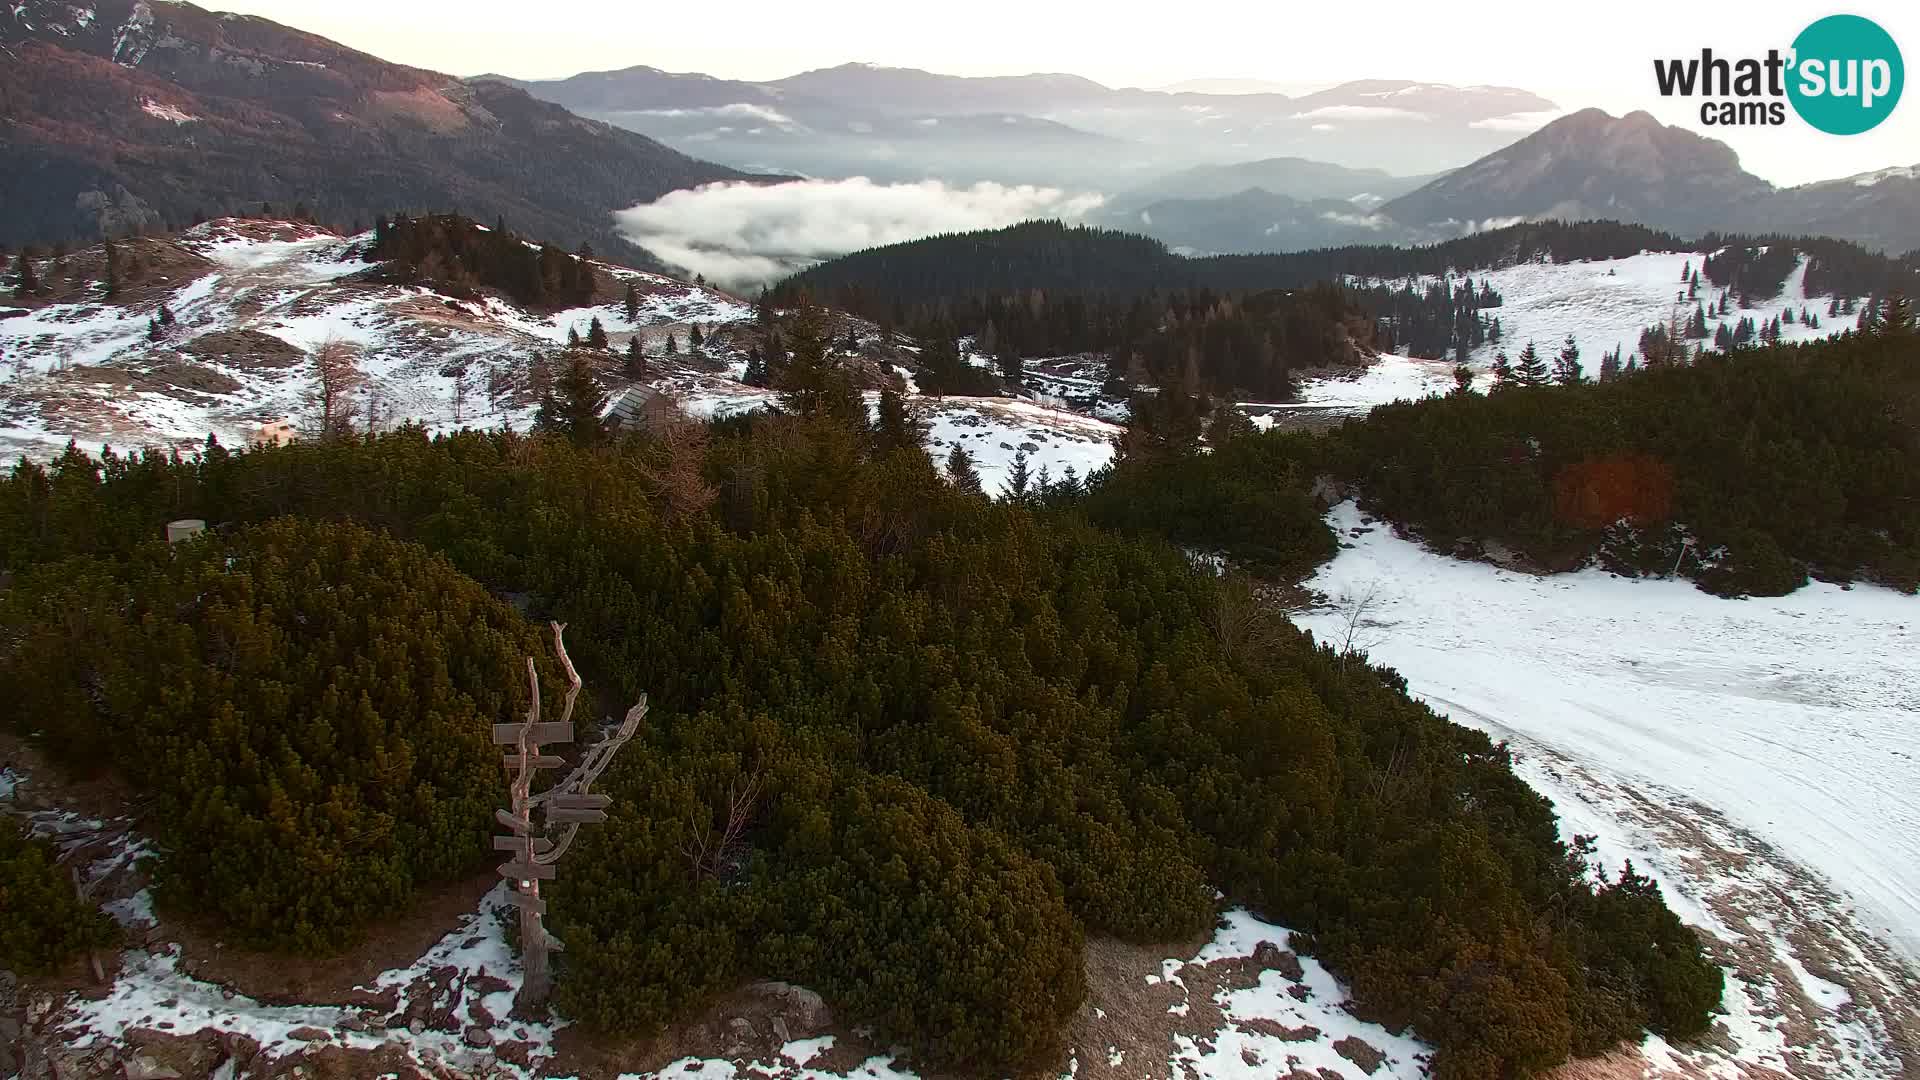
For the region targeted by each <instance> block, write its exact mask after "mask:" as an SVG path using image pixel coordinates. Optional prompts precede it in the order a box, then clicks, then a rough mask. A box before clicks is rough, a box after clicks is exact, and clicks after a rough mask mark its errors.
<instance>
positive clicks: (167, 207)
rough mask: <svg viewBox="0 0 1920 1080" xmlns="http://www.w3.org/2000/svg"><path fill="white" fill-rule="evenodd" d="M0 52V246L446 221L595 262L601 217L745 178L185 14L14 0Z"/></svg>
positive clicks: (483, 96)
mask: <svg viewBox="0 0 1920 1080" xmlns="http://www.w3.org/2000/svg"><path fill="white" fill-rule="evenodd" d="M0 50H3V51H4V60H3V62H0V161H4V162H5V163H6V168H5V169H0V243H4V244H12V245H19V244H25V243H48V242H56V241H75V240H82V241H84V240H91V239H93V238H96V237H98V236H99V235H100V233H101V232H102V231H103V230H109V229H110V230H113V231H116V232H127V231H133V230H137V229H140V228H142V227H156V226H161V225H164V224H168V223H171V224H175V225H184V224H186V223H187V222H188V221H189V220H191V219H193V218H194V217H195V216H196V215H203V216H206V215H219V214H222V213H228V212H232V211H234V210H238V209H243V208H246V209H257V208H258V207H259V206H260V204H261V203H263V202H264V203H273V204H276V205H278V206H280V207H281V208H282V210H283V211H284V210H286V209H289V208H291V207H293V206H294V205H295V204H300V203H304V204H305V205H306V206H307V208H308V209H309V210H310V212H311V213H312V214H313V215H314V216H316V217H318V218H320V219H322V220H326V221H330V222H334V223H336V224H340V225H345V224H348V223H350V222H353V221H355V220H358V221H363V222H370V221H371V220H372V219H373V218H374V217H375V216H377V215H379V214H381V213H385V212H388V211H391V210H396V209H445V208H452V207H457V208H459V209H461V210H463V211H465V212H467V213H469V214H472V215H474V216H477V217H480V218H483V219H485V220H489V221H491V220H493V219H494V218H496V217H505V218H507V219H509V220H510V221H512V222H513V223H514V225H515V226H516V227H518V228H524V229H526V230H528V231H529V232H532V233H534V234H535V235H540V236H543V237H547V238H550V239H552V240H554V241H555V242H560V243H564V244H566V245H568V246H570V247H571V246H573V245H577V244H579V243H583V242H589V243H592V244H594V245H596V246H599V247H603V248H610V247H613V246H616V245H620V246H624V245H623V243H622V241H620V240H619V239H618V238H617V237H616V235H615V234H614V232H613V229H612V218H611V214H612V212H613V211H614V210H616V209H622V208H625V207H628V206H632V205H633V204H635V203H638V202H643V201H646V200H650V199H653V198H657V197H658V196H660V195H663V194H665V193H667V192H669V191H672V190H675V189H677V188H682V187H688V186H692V185H696V184H701V183H706V182H709V181H714V180H739V179H749V178H750V177H749V175H748V174H747V173H745V172H742V171H740V170H737V169H731V168H727V167H725V166H720V165H714V164H711V163H709V162H705V161H700V160H697V159H695V158H692V157H689V156H687V155H685V154H682V153H679V152H677V151H675V150H672V149H669V148H668V147H666V146H663V145H661V144H660V143H658V142H655V141H654V140H652V139H649V138H646V137H644V136H641V135H638V134H635V133H633V132H630V131H626V130H623V129H621V128H618V127H615V126H612V125H609V124H605V123H601V122H598V121H593V120H587V119H584V118H581V117H578V116H575V115H573V114H571V113H569V112H567V111H566V110H565V109H562V108H560V107H558V106H555V105H552V104H550V103H547V102H543V101H538V100H536V99H534V98H533V97H530V96H529V95H527V94H525V93H522V92H521V91H519V90H516V89H514V88H512V87H509V86H505V85H501V84H500V83H497V82H486V81H482V82H464V81H462V80H459V79H456V78H453V77H451V76H447V75H441V74H438V73H435V72H431V71H423V70H419V69H416V68H409V67H403V66H401V65H398V64H391V63H387V62H386V61H383V60H380V59H378V58H376V57H372V56H368V55H367V54H365V53H361V52H356V51H354V50H352V49H349V48H346V47H344V46H342V45H338V44H336V43H334V42H331V41H328V40H326V39H324V38H320V37H317V36H314V35H312V34H307V33H303V32H301V31H298V30H294V29H291V28H289V27H286V26H282V25H280V24H278V23H274V22H271V21H269V20H266V19H260V18H254V17H250V16H243V15H231V14H216V13H213V12H209V11H205V10H202V9H201V8H198V7H195V6H193V5H192V4H185V3H147V2H145V0H100V2H99V3H97V4H94V5H93V6H89V7H81V6H78V5H70V4H66V3H59V2H54V0H12V2H10V3H8V4H6V5H0ZM634 255H635V256H636V257H637V256H638V255H639V253H638V252H637V251H636V252H634Z"/></svg>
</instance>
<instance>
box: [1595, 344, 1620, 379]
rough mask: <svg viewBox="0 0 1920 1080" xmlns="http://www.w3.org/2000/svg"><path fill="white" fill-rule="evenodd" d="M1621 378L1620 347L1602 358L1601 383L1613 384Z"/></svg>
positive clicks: (1616, 346)
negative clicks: (1612, 382)
mask: <svg viewBox="0 0 1920 1080" xmlns="http://www.w3.org/2000/svg"><path fill="white" fill-rule="evenodd" d="M1619 377H1620V346H1618V345H1615V346H1614V347H1613V351H1612V352H1609V353H1606V354H1604V355H1602V356H1601V357H1600V381H1601V382H1611V381H1613V380H1614V379H1617V378H1619Z"/></svg>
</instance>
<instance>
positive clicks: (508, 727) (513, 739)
mask: <svg viewBox="0 0 1920 1080" xmlns="http://www.w3.org/2000/svg"><path fill="white" fill-rule="evenodd" d="M528 726H531V727H532V728H533V731H532V732H531V733H530V734H529V736H528V741H529V742H531V743H533V744H534V745H536V746H538V745H540V744H542V743H568V742H572V741H573V725H572V724H570V723H568V724H533V725H527V724H495V725H493V744H494V745H495V746H518V745H520V732H521V731H522V730H524V729H525V728H527V727H528Z"/></svg>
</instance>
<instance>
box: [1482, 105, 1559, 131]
mask: <svg viewBox="0 0 1920 1080" xmlns="http://www.w3.org/2000/svg"><path fill="white" fill-rule="evenodd" d="M1565 115H1567V113H1566V110H1564V109H1543V110H1541V111H1540V112H1517V113H1508V114H1507V115H1505V116H1489V117H1487V118H1486V119H1484V120H1475V121H1474V122H1473V123H1471V124H1468V125H1467V126H1468V127H1471V128H1479V129H1480V130H1482V131H1504V132H1513V133H1516V134H1520V135H1531V134H1533V133H1534V132H1536V131H1539V130H1540V129H1541V128H1543V127H1546V126H1547V125H1548V124H1550V123H1552V122H1553V121H1555V120H1558V119H1560V118H1561V117H1563V116H1565Z"/></svg>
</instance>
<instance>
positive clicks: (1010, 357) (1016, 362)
mask: <svg viewBox="0 0 1920 1080" xmlns="http://www.w3.org/2000/svg"><path fill="white" fill-rule="evenodd" d="M999 364H1000V377H1001V378H1003V379H1006V380H1007V382H1008V383H1010V384H1012V385H1014V386H1025V385H1026V380H1027V362H1026V361H1025V360H1023V359H1022V358H1021V356H1020V351H1019V350H1018V349H1015V348H1014V347H1013V346H1012V345H1011V344H1008V345H1002V346H1001V347H1000V358H999Z"/></svg>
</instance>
